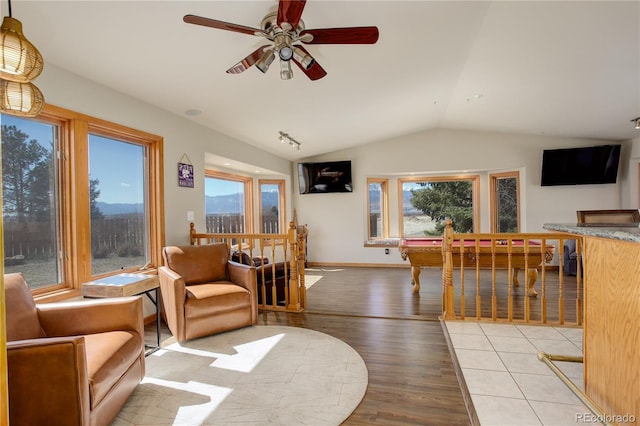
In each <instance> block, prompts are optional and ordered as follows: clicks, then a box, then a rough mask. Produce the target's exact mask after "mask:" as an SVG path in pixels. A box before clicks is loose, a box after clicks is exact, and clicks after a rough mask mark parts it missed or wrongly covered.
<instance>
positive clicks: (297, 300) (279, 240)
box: [189, 222, 307, 312]
mask: <svg viewBox="0 0 640 426" xmlns="http://www.w3.org/2000/svg"><path fill="white" fill-rule="evenodd" d="M306 234H307V228H306V226H296V225H295V224H294V222H290V223H289V230H288V232H287V233H284V234H245V233H198V232H196V229H195V225H194V224H193V223H191V224H190V230H189V235H190V241H191V245H199V244H210V243H214V242H225V243H226V244H227V247H228V250H229V256H230V258H231V255H232V254H233V253H234V252H236V251H237V252H245V253H247V254H248V255H249V257H250V258H251V259H254V258H260V259H268V263H267V264H265V265H264V266H262V267H259V268H258V291H259V292H260V296H261V298H260V300H261V303H260V304H259V305H258V306H259V308H260V309H262V310H267V311H287V312H301V311H303V310H304V308H305V306H306V299H307V290H306V286H305V270H304V265H305V252H306V251H305V246H306ZM277 266H281V269H278V270H277V268H276V267H277ZM282 274H284V275H282ZM267 275H270V277H276V276H279V278H280V281H283V282H284V301H283V300H278V297H277V288H276V279H273V280H272V282H273V285H271V286H270V288H267V287H266V286H265V285H264V283H265V282H267V279H266V277H267ZM267 291H269V292H270V295H267ZM268 296H270V297H268ZM267 300H271V303H266V301H267Z"/></svg>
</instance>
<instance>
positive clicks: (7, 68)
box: [0, 0, 44, 117]
mask: <svg viewBox="0 0 640 426" xmlns="http://www.w3.org/2000/svg"><path fill="white" fill-rule="evenodd" d="M8 3H9V16H5V17H4V19H3V21H2V26H1V27H0V109H1V110H2V112H4V113H7V114H11V115H18V116H23V117H35V116H37V115H38V114H39V113H40V111H42V108H43V107H44V96H43V95H42V92H41V91H40V89H38V88H37V87H36V86H35V85H34V84H33V83H31V81H32V80H34V79H35V78H36V77H38V76H39V75H40V73H42V69H43V67H44V61H43V59H42V55H41V54H40V52H39V51H38V49H36V47H35V46H34V45H33V44H31V42H30V41H29V40H27V38H26V37H25V36H24V34H23V33H22V23H21V22H20V21H18V20H17V19H14V18H13V17H12V16H11V0H8Z"/></svg>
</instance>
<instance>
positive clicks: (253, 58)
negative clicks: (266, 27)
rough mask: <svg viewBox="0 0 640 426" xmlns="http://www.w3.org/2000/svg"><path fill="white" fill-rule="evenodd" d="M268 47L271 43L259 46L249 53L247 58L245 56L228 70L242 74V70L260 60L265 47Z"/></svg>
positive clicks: (228, 71) (230, 72)
mask: <svg viewBox="0 0 640 426" xmlns="http://www.w3.org/2000/svg"><path fill="white" fill-rule="evenodd" d="M267 47H269V45H265V46H261V47H259V48H257V49H256V50H255V51H254V52H252V53H251V54H249V55H248V56H247V57H246V58H244V59H243V60H241V61H240V62H238V63H237V64H235V65H234V66H232V67H231V68H229V69H228V70H227V73H228V74H240V73H241V72H243V71H246V70H247V69H249V68H251V66H252V65H253V64H255V63H256V62H257V61H258V59H260V57H261V56H262V54H263V53H264V49H266V48H267Z"/></svg>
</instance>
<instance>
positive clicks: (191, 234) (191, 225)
mask: <svg viewBox="0 0 640 426" xmlns="http://www.w3.org/2000/svg"><path fill="white" fill-rule="evenodd" d="M195 235H196V225H195V224H194V223H193V222H191V223H189V241H190V242H191V245H195V240H196V238H195Z"/></svg>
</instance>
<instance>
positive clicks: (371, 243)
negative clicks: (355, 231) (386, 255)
mask: <svg viewBox="0 0 640 426" xmlns="http://www.w3.org/2000/svg"><path fill="white" fill-rule="evenodd" d="M399 243H400V238H380V239H379V240H367V241H365V242H364V246H365V247H397V246H398V244H399Z"/></svg>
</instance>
